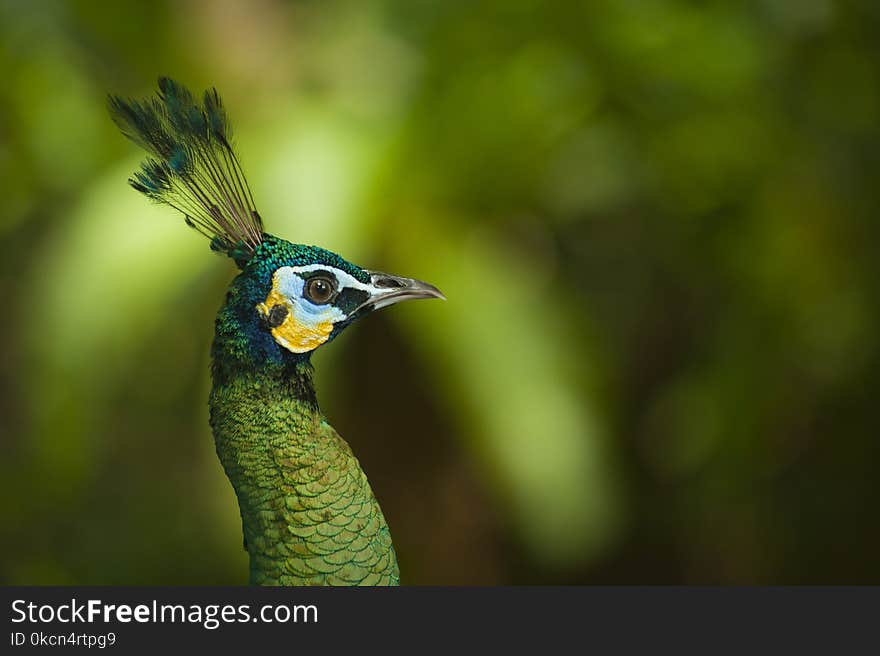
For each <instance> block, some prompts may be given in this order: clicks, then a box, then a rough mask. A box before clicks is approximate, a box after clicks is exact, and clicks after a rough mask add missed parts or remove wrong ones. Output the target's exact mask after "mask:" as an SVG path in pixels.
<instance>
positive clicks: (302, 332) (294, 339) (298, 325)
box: [257, 280, 333, 353]
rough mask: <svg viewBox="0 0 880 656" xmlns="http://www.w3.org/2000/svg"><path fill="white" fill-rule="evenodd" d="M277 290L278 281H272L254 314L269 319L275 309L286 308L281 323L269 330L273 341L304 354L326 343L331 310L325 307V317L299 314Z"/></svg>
mask: <svg viewBox="0 0 880 656" xmlns="http://www.w3.org/2000/svg"><path fill="white" fill-rule="evenodd" d="M276 287H277V280H273V284H272V291H271V292H269V295H268V296H267V297H266V300H265V301H264V302H263V303H260V304H258V305H257V311H258V312H259V313H260V314H261V315H262V316H263V318H264V319H268V318H269V316H270V312H271V311H272V308H273V307H275V306H279V305H280V306H281V307H283V308H285V309H286V315H285V316H284V321H282V322H281V324H279V325H277V326H274V327H272V329H271V331H272V336H273V337H274V338H275V341H276V342H278V343H279V344H280V345H281V346H283V347H284V348H286V349H287V350H288V351H291V352H293V353H307V352H308V351H313V350H314V349H316V348H318V347H319V346H320V345H321V344H323V343H324V342H326V341H327V338H328V337H329V336H330V333H331V332H333V321H331V316H329V315H331V314H332V312H331V310H332V309H333V308H332V307H328V308H327V311H326V312H325V313H324V314H326V315H328V316H326V318H325V317H323V316H321V314H314V313H306V312H302V311H299V308H298V305H297V303H296V302H295V301H289V300H288V299H287V298H285V297H284V295H283V294H281V293H280V292H279V291H278V289H277V288H276Z"/></svg>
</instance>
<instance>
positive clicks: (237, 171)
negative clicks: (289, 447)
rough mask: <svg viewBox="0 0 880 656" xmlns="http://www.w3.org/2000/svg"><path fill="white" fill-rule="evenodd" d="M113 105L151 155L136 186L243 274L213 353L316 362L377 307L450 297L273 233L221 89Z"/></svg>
mask: <svg viewBox="0 0 880 656" xmlns="http://www.w3.org/2000/svg"><path fill="white" fill-rule="evenodd" d="M109 108H110V114H111V116H112V117H113V120H114V121H115V122H116V124H117V125H118V126H119V128H120V129H121V130H122V132H123V134H125V136H127V137H128V138H129V139H131V140H132V141H133V142H135V143H136V144H137V145H139V146H141V147H142V148H143V149H144V150H146V151H147V153H148V154H149V157H148V158H147V159H146V160H145V161H144V162H143V163H142V164H141V168H140V170H139V171H137V172H135V174H134V175H133V176H132V177H131V178H130V179H129V183H130V184H131V186H132V187H134V188H135V189H136V190H138V191H139V192H141V193H142V194H144V195H145V196H147V197H148V198H150V199H151V200H153V201H155V202H158V203H163V204H166V205H169V206H170V207H173V208H174V209H176V210H178V211H180V212H181V213H182V214H183V215H184V217H185V221H186V223H187V225H189V226H190V227H191V228H193V229H195V230H197V231H198V232H200V233H202V234H203V235H205V236H206V237H208V238H209V239H210V240H211V248H212V249H213V250H214V251H216V252H219V253H223V254H225V255H228V256H229V257H231V258H232V259H233V260H234V261H235V262H236V264H237V265H238V267H239V268H240V269H241V274H240V275H239V276H238V277H237V278H236V279H235V281H234V282H233V283H232V286H231V287H230V290H229V294H228V295H227V303H226V305H225V306H224V308H223V310H221V313H220V315H219V316H218V320H217V339H216V340H215V348H220V349H221V350H222V351H223V358H224V359H232V360H239V361H245V362H247V363H249V364H251V365H258V366H259V365H260V364H261V363H266V362H271V361H275V362H278V361H289V359H290V358H291V357H292V358H294V359H295V360H303V359H308V357H309V354H310V353H311V352H312V351H314V350H315V349H316V348H318V347H319V346H321V345H322V344H325V343H327V342H328V341H330V340H331V339H333V338H334V337H335V336H336V335H338V334H339V333H340V332H341V331H342V330H344V329H345V327H346V326H348V325H350V324H351V323H352V322H353V321H354V320H356V319H358V318H360V317H362V316H364V315H366V314H369V313H370V312H372V311H373V310H377V309H379V308H383V307H387V306H389V305H393V304H395V303H399V302H400V301H406V300H411V299H417V298H441V299H442V298H443V295H442V294H441V293H440V291H439V290H438V289H437V288H436V287H434V286H433V285H429V284H428V283H425V282H421V281H419V280H414V279H412V278H403V277H400V276H392V275H388V274H386V273H379V272H377V271H368V270H366V269H361V268H360V267H358V266H355V265H354V264H352V263H350V262H348V261H346V260H344V259H343V258H341V257H339V256H338V255H336V254H335V253H332V252H330V251H327V250H324V249H323V248H318V247H317V246H304V245H301V244H293V243H291V242H288V241H285V240H283V239H279V238H278V237H274V236H272V235H269V234H266V233H265V232H264V231H263V223H262V219H261V218H260V215H259V213H258V212H257V209H256V206H255V204H254V199H253V196H252V194H251V190H250V186H249V185H248V182H247V178H246V177H245V175H244V171H242V168H241V165H240V164H239V160H238V156H237V155H236V153H235V151H234V149H233V148H232V128H231V126H230V124H229V120H228V117H227V114H226V109H225V107H224V106H223V103H222V102H221V100H220V95H219V94H218V93H217V91H216V90H215V89H209V90H208V91H206V92H205V93H204V95H203V96H202V98H201V100H199V99H198V97H196V96H194V95H193V94H192V93H191V92H190V91H189V89H187V88H186V87H184V86H183V85H181V84H179V83H177V82H175V81H173V80H171V79H169V78H160V80H159V93H158V94H157V96H155V97H153V98H147V99H145V100H133V99H124V98H120V97H118V96H112V95H111V96H110V98H109Z"/></svg>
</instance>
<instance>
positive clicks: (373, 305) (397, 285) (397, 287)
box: [352, 271, 446, 314]
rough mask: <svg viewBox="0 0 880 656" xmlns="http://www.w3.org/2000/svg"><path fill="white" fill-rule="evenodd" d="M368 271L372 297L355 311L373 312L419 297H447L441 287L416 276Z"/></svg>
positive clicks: (444, 298)
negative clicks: (415, 277) (408, 276)
mask: <svg viewBox="0 0 880 656" xmlns="http://www.w3.org/2000/svg"><path fill="white" fill-rule="evenodd" d="M368 273H369V274H370V287H371V288H372V289H371V292H370V297H369V298H368V299H367V300H366V301H364V302H363V303H361V304H360V305H359V306H358V307H357V308H356V309H355V312H359V311H361V310H367V311H368V312H371V311H373V310H380V309H382V308H383V307H388V306H389V305H394V304H395V303H400V302H401V301H412V300H415V299H418V298H439V299H441V300H443V301H445V300H446V297H445V296H444V295H443V293H442V292H441V291H440V290H439V289H437V288H436V287H434V285H431V284H429V283H427V282H423V281H421V280H416V279H414V278H404V277H402V276H392V275H391V274H388V273H381V272H379V271H369V272H368ZM352 314H354V313H352Z"/></svg>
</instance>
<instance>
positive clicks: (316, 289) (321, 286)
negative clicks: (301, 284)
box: [307, 278, 333, 303]
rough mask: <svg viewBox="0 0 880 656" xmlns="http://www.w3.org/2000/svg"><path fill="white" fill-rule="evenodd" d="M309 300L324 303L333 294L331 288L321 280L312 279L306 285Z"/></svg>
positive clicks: (326, 282)
mask: <svg viewBox="0 0 880 656" xmlns="http://www.w3.org/2000/svg"><path fill="white" fill-rule="evenodd" d="M307 291H308V296H309V299H310V300H312V301H314V302H315V303H326V302H327V301H328V300H329V299H330V296H331V294H332V293H333V286H332V285H331V284H330V283H329V282H328V281H327V280H324V279H323V278H313V279H312V280H310V281H309V285H308V289H307Z"/></svg>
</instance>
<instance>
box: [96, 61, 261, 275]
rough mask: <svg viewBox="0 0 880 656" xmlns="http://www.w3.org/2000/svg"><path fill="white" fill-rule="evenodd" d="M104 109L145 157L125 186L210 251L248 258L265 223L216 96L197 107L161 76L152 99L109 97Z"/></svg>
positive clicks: (191, 98) (211, 92) (212, 91)
mask: <svg viewBox="0 0 880 656" xmlns="http://www.w3.org/2000/svg"><path fill="white" fill-rule="evenodd" d="M108 106H109V109H110V115H111V117H112V118H113V121H114V122H115V123H116V125H117V126H118V127H119V129H120V130H121V131H122V134H124V135H125V136H126V137H128V138H129V139H130V140H131V141H133V142H134V143H135V144H137V145H138V146H140V147H141V148H143V149H144V150H146V151H147V153H149V157H147V159H146V160H144V162H143V163H142V164H141V168H140V170H139V171H136V172H135V173H134V174H133V175H132V177H131V178H129V180H128V181H129V184H131V186H132V187H134V188H135V189H137V190H138V191H139V192H141V193H142V194H144V195H145V196H147V197H148V198H150V199H151V200H154V201H156V202H159V203H165V204H166V205H170V206H171V207H173V208H174V209H176V210H178V211H179V212H182V213H183V215H184V217H185V222H186V224H187V225H188V226H190V227H191V228H194V229H195V230H197V231H199V232H200V233H202V234H203V235H205V236H206V237H208V238H209V239H210V240H211V248H212V249H214V250H216V251H220V252H224V253H226V254H228V255H229V256H230V257H233V258H235V260H236V261H237V262H243V261H246V260H247V259H249V258H250V257H251V256H252V255H253V252H254V249H255V248H256V247H257V246H258V245H259V244H260V243H261V242H262V241H263V223H262V220H261V219H260V215H259V214H258V213H257V209H256V206H255V205H254V199H253V196H252V195H251V190H250V187H249V186H248V183H247V180H246V179H245V177H244V172H243V171H242V169H241V165H240V164H239V161H238V157H237V156H236V154H235V151H234V150H233V148H232V143H231V140H232V131H231V129H230V125H229V119H228V117H227V115H226V110H225V108H224V107H223V103H222V102H221V100H220V95H219V94H218V93H217V90H216V89H209V90H208V91H206V92H205V94H204V98H203V101H202V103H201V104H200V103H199V102H197V101H196V100H195V98H194V96H193V94H192V93H191V92H190V91H189V89H187V88H186V87H184V86H183V85H181V84H179V83H177V82H175V81H174V80H171V79H169V78H167V77H163V78H159V93H158V94H157V97H155V98H147V99H145V100H132V99H123V98H120V97H119V96H114V95H111V96H110V97H109V99H108Z"/></svg>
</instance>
